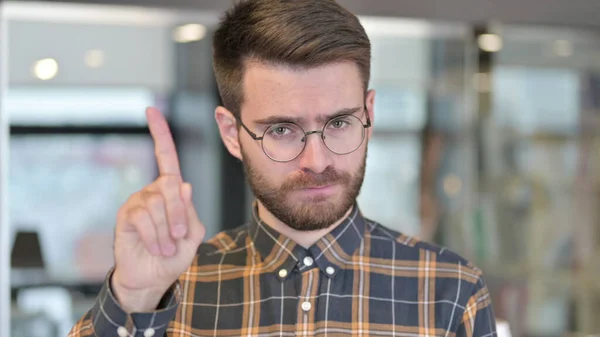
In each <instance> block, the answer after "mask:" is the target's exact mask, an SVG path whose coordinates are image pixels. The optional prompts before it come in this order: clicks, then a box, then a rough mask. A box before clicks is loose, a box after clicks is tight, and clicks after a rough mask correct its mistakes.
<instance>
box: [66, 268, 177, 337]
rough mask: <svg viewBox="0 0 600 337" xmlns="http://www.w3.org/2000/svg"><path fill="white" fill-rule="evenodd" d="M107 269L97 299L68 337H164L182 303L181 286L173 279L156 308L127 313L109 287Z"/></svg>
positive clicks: (110, 274)
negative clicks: (148, 310) (151, 310)
mask: <svg viewBox="0 0 600 337" xmlns="http://www.w3.org/2000/svg"><path fill="white" fill-rule="evenodd" d="M112 272H113V270H111V271H110V272H109V273H108V276H107V277H106V280H105V282H104V285H103V286H102V289H101V290H100V293H99V294H98V297H97V298H96V302H95V303H94V306H93V307H92V309H91V310H90V311H88V312H87V313H86V314H85V315H84V316H83V317H81V319H79V321H78V322H77V323H75V325H74V326H73V328H72V329H71V331H70V332H69V335H68V337H87V336H90V337H92V336H93V337H163V336H166V330H167V327H168V325H169V323H170V322H171V320H173V318H174V317H175V315H176V313H177V308H178V306H179V303H181V288H180V285H179V282H175V283H174V284H173V285H172V286H171V288H169V290H168V291H167V292H166V293H165V295H164V296H163V298H162V299H161V301H160V303H159V305H158V308H157V310H156V311H153V312H148V313H131V314H128V313H126V312H125V311H124V310H123V309H122V308H121V306H120V305H119V303H118V302H117V300H116V298H115V296H114V294H113V293H112V291H111V288H110V277H111V276H112Z"/></svg>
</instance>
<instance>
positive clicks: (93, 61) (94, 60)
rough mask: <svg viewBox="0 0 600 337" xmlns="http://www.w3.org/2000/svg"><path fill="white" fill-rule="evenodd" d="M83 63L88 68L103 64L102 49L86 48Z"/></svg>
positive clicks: (98, 66)
mask: <svg viewBox="0 0 600 337" xmlns="http://www.w3.org/2000/svg"><path fill="white" fill-rule="evenodd" d="M84 60H85V64H86V65H87V66H88V67H90V68H100V67H102V66H103V65H104V51H102V50H100V49H92V50H88V51H87V52H86V53H85V56H84Z"/></svg>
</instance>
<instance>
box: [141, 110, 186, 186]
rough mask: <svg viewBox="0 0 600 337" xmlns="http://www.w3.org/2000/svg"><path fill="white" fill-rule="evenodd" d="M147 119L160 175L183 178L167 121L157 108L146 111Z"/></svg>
mask: <svg viewBox="0 0 600 337" xmlns="http://www.w3.org/2000/svg"><path fill="white" fill-rule="evenodd" d="M146 118H147V119H148V127H149V129H150V134H151V135H152V139H154V153H155V155H156V161H157V163H158V170H159V172H160V175H161V176H162V175H174V176H179V177H181V170H180V168H179V159H178V158H177V150H176V149H175V142H174V141H173V135H171V130H170V129H169V124H168V123H167V120H166V119H165V117H164V116H163V115H162V113H161V112H160V111H158V109H156V108H148V109H146Z"/></svg>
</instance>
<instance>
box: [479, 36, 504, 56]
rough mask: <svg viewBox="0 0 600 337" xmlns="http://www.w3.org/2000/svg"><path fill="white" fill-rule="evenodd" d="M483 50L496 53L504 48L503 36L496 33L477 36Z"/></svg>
mask: <svg viewBox="0 0 600 337" xmlns="http://www.w3.org/2000/svg"><path fill="white" fill-rule="evenodd" d="M477 44H478V45H479V48H480V49H481V50H484V51H487V52H490V53H495V52H498V51H500V50H501V49H502V38H501V37H500V36H499V35H496V34H481V35H479V37H478V38H477Z"/></svg>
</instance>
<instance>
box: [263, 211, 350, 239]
mask: <svg viewBox="0 0 600 337" xmlns="http://www.w3.org/2000/svg"><path fill="white" fill-rule="evenodd" d="M257 204H258V216H259V217H260V219H261V220H262V222H264V223H265V224H267V225H268V226H269V227H271V228H273V229H275V230H276V231H278V232H279V233H281V234H283V235H285V236H287V237H288V238H290V239H292V240H293V241H294V242H296V243H297V244H299V245H300V246H302V247H304V248H309V247H310V246H312V245H314V244H315V243H316V242H317V241H319V239H320V238H322V237H324V236H325V235H327V234H328V233H329V232H331V231H332V230H334V229H335V228H336V227H337V226H339V225H340V224H341V223H342V222H343V221H344V219H345V218H346V217H348V215H349V214H350V212H351V211H352V207H350V208H349V209H348V211H346V213H345V214H344V216H343V217H342V218H340V219H338V220H337V221H336V222H334V223H333V224H331V225H330V226H329V227H327V228H323V229H319V230H315V231H300V230H296V229H293V228H291V227H290V226H288V225H286V224H285V223H283V222H282V221H281V220H279V219H278V218H276V217H275V216H274V215H273V214H272V213H271V212H269V210H267V209H266V208H265V207H264V205H263V204H262V203H261V202H260V201H257Z"/></svg>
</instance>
